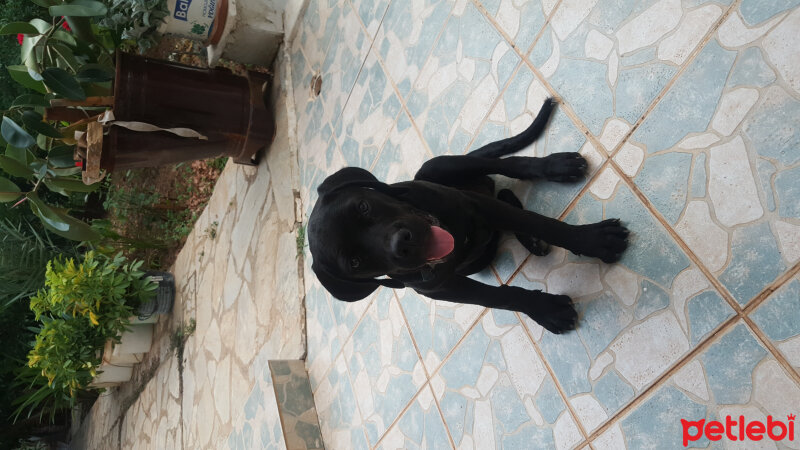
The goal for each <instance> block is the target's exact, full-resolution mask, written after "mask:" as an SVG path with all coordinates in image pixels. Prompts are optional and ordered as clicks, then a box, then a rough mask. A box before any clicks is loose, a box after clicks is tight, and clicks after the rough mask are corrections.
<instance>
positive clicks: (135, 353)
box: [103, 323, 153, 367]
mask: <svg viewBox="0 0 800 450" xmlns="http://www.w3.org/2000/svg"><path fill="white" fill-rule="evenodd" d="M152 343H153V325H152V324H150V323H145V324H137V325H131V329H130V331H126V332H124V333H122V336H121V337H120V343H119V344H115V343H114V342H113V341H111V340H109V341H108V342H106V346H105V348H104V349H103V363H107V364H110V365H113V366H123V367H133V366H134V365H135V364H137V363H140V362H142V360H143V359H144V355H145V353H147V352H148V351H150V346H151V345H152Z"/></svg>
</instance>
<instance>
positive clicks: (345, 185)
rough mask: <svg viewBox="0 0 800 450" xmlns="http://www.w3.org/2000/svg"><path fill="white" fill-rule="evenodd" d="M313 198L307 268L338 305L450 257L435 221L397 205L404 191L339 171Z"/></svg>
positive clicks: (448, 239) (448, 240)
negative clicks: (392, 276)
mask: <svg viewBox="0 0 800 450" xmlns="http://www.w3.org/2000/svg"><path fill="white" fill-rule="evenodd" d="M318 192H319V199H318V200H317V203H316V205H314V209H313V210H312V211H311V216H310V217H309V220H308V244H309V247H310V250H311V254H312V256H313V258H314V263H313V264H312V266H311V268H312V269H313V270H314V273H315V274H316V275H317V278H319V280H320V282H322V285H323V286H325V288H326V289H327V290H328V291H329V292H330V293H331V294H332V295H333V296H334V297H336V298H338V299H340V300H347V301H353V300H360V299H362V298H364V297H366V296H368V295H369V294H370V293H371V292H372V291H374V290H375V289H376V288H377V287H378V286H379V285H383V286H389V287H395V288H399V287H403V283H402V282H400V281H398V280H393V279H391V278H378V277H381V276H383V275H391V274H399V273H410V272H413V271H415V270H419V269H422V268H423V267H424V266H425V265H427V264H429V263H431V262H432V261H437V260H440V259H442V258H444V257H445V256H447V255H448V254H449V253H450V252H452V251H453V247H454V243H453V237H452V236H451V235H450V234H449V233H448V232H447V231H445V230H443V229H442V228H441V227H439V224H438V223H437V221H436V219H435V218H433V217H432V216H430V215H428V214H426V213H425V212H423V211H421V210H419V209H417V208H414V207H413V206H412V205H410V204H409V203H407V202H405V201H403V200H402V199H401V197H402V196H403V193H404V192H405V189H404V188H398V187H392V186H389V185H387V184H385V183H381V182H380V181H378V180H377V179H376V178H375V177H374V176H373V175H372V174H371V173H369V172H367V171H366V170H364V169H359V168H356V167H347V168H344V169H341V170H340V171H338V172H336V173H335V174H333V175H331V176H329V177H328V178H327V179H325V181H324V182H323V183H322V184H321V185H320V186H319V188H318Z"/></svg>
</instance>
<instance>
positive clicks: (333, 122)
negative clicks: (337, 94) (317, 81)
mask: <svg viewBox="0 0 800 450" xmlns="http://www.w3.org/2000/svg"><path fill="white" fill-rule="evenodd" d="M346 3H347V5H346V6H345V8H347V7H348V6H349V7H350V11H351V12H352V13H353V14H354V15H355V16H356V20H358V23H359V25H361V31H362V32H363V33H364V35H365V36H367V39H369V48H368V49H367V52H366V53H365V55H364V59H362V60H361V61H360V63H359V67H358V73H356V76H355V78H354V79H353V85H352V86H350V88H349V90H348V91H347V98H345V100H344V103H342V108H341V109H340V110H339V112H338V113H337V115H336V117H335V118H332V119H331V122H330V124H331V135H332V136H335V135H336V123H337V122H338V121H339V119H341V118H342V114H344V108H345V107H346V106H347V103H348V102H350V96H351V95H353V89H355V88H356V82H358V78H359V77H360V76H361V72H362V71H363V70H364V64H366V63H367V58H368V57H369V52H371V51H372V46H373V45H374V44H375V37H374V36H373V37H372V38H371V39H370V38H369V34H368V33H367V32H366V31H365V27H364V24H363V23H361V17H360V16H359V15H358V11H356V10H355V8H354V7H353V5H352V4H351V3H350V0H347V2H346ZM387 8H388V6H387ZM384 14H385V13H384ZM332 44H333V42H331V45H332ZM328 51H330V47H328ZM325 55H326V56H327V52H325ZM323 62H324V60H323ZM320 69H322V67H320ZM337 145H338V141H337Z"/></svg>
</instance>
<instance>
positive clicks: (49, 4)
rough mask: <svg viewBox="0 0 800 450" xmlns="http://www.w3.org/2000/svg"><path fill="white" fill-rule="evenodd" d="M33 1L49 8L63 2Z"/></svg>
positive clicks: (32, 0) (49, 0)
mask: <svg viewBox="0 0 800 450" xmlns="http://www.w3.org/2000/svg"><path fill="white" fill-rule="evenodd" d="M31 2H32V3H35V4H37V5H39V6H41V7H43V8H49V7H51V6H53V5H57V4H59V3H61V2H60V1H59V0H31Z"/></svg>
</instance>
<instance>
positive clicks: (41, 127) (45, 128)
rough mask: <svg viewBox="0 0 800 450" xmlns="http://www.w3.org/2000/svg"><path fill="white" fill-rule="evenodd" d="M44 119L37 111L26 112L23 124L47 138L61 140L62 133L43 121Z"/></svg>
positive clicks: (23, 114) (23, 116) (23, 115)
mask: <svg viewBox="0 0 800 450" xmlns="http://www.w3.org/2000/svg"><path fill="white" fill-rule="evenodd" d="M43 120H44V118H43V117H42V115H41V114H39V113H37V112H36V111H25V112H24V113H22V123H24V124H25V126H26V127H28V128H29V129H31V130H33V131H35V132H37V133H39V134H42V135H44V136H47V137H51V138H56V139H61V138H62V137H63V136H61V133H59V132H58V131H57V130H56V129H55V128H53V127H52V126H51V125H50V124H49V123H47V122H44V121H43Z"/></svg>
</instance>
